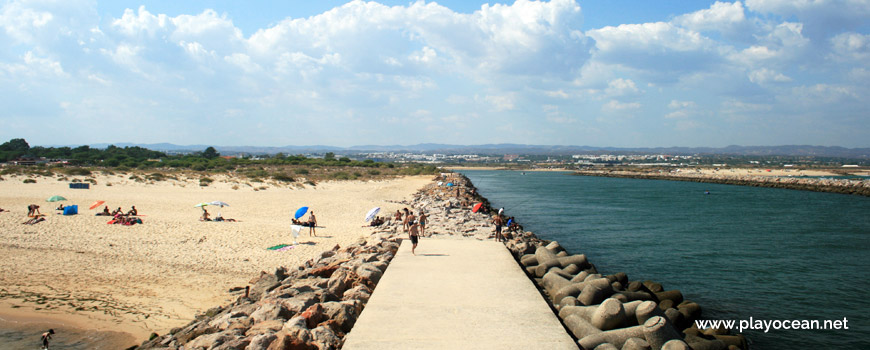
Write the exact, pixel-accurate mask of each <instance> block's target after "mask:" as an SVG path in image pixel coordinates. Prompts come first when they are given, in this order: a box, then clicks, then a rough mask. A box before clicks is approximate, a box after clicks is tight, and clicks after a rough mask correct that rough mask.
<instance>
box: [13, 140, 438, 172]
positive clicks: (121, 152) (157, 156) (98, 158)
mask: <svg viewBox="0 0 870 350" xmlns="http://www.w3.org/2000/svg"><path fill="white" fill-rule="evenodd" d="M28 157H30V158H37V159H39V158H43V157H44V158H46V159H63V160H67V161H68V162H69V164H70V165H77V166H100V167H110V168H113V167H125V168H131V169H133V168H135V169H151V168H176V169H190V170H196V171H205V170H233V169H236V168H241V167H245V166H248V165H308V166H339V167H342V166H346V167H370V168H378V167H381V168H393V167H395V165H394V164H392V163H378V162H375V161H373V160H370V159H367V160H363V161H356V160H351V159H350V158H347V157H340V158H336V157H335V154H334V153H332V152H329V153H326V155H325V156H324V157H323V158H322V159H320V158H308V157H305V156H304V155H301V154H299V155H285V154H283V153H278V154H275V155H271V156H258V157H256V158H252V157H234V158H229V159H227V158H222V157H221V156H220V153H218V152H217V150H215V148H214V147H208V148H206V149H205V150H203V151H201V152H195V153H191V154H184V155H168V154H166V153H164V152H159V151H153V150H149V149H146V148H142V147H138V146H136V147H123V148H122V147H117V146H114V145H111V146H108V147H106V148H105V149H99V148H91V147H89V146H79V147H75V148H70V147H41V146H36V147H30V145H29V144H28V143H27V141H26V140H24V139H20V138H19V139H12V140H10V141H8V142H5V143H3V144H2V145H0V161H2V162H10V161H13V160H17V159H23V158H28ZM414 167H418V166H414ZM428 167H431V166H428ZM431 168H433V169H425V170H423V171H422V172H423V173H432V172H434V171H435V169H434V167H431Z"/></svg>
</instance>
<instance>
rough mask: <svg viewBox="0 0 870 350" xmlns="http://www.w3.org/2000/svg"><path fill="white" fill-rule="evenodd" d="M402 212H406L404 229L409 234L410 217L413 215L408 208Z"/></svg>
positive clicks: (403, 220) (403, 223) (403, 221)
mask: <svg viewBox="0 0 870 350" xmlns="http://www.w3.org/2000/svg"><path fill="white" fill-rule="evenodd" d="M402 211H404V212H405V218H404V219H402V229H403V230H405V232H408V227H409V226H410V224H409V223H408V216H410V215H411V212H409V211H408V208H403V209H402Z"/></svg>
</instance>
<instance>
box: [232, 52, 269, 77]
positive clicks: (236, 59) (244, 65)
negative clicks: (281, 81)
mask: <svg viewBox="0 0 870 350" xmlns="http://www.w3.org/2000/svg"><path fill="white" fill-rule="evenodd" d="M224 61H227V62H229V63H231V64H233V65H235V66H237V67H239V68H241V69H242V70H243V71H245V72H246V73H253V72H257V71H260V70H261V68H260V65H258V64H256V63H253V62H251V56H248V55H246V54H243V53H238V52H237V53H234V54H232V55H229V56H224Z"/></svg>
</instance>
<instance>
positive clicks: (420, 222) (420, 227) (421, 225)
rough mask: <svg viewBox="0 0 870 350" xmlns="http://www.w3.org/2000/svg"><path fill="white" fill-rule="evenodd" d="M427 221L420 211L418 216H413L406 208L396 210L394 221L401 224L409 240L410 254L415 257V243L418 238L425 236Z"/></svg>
mask: <svg viewBox="0 0 870 350" xmlns="http://www.w3.org/2000/svg"><path fill="white" fill-rule="evenodd" d="M427 220H428V217H427V216H426V213H425V212H423V211H422V210H421V211H420V216H415V215H414V213H413V212H412V211H410V210H408V208H403V209H402V210H396V216H395V221H396V222H397V223H398V222H401V223H402V229H404V230H405V232H407V233H408V238H409V239H411V254H414V255H417V253H416V252H415V251H416V249H417V243H418V242H419V240H420V236H423V235H425V234H426V222H427ZM397 225H398V224H397Z"/></svg>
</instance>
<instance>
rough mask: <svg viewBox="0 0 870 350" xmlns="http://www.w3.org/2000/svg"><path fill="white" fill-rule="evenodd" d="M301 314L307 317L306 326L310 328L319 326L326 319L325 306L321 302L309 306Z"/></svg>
mask: <svg viewBox="0 0 870 350" xmlns="http://www.w3.org/2000/svg"><path fill="white" fill-rule="evenodd" d="M299 316H301V317H302V318H304V319H305V326H306V327H308V329H311V328H314V327H317V324H318V323H320V322H323V320H324V319H325V317H324V314H323V306H321V304H319V303H318V304H314V305H311V306H309V307H308V308H307V309H305V311H303V312H302V314H300V315H299Z"/></svg>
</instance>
